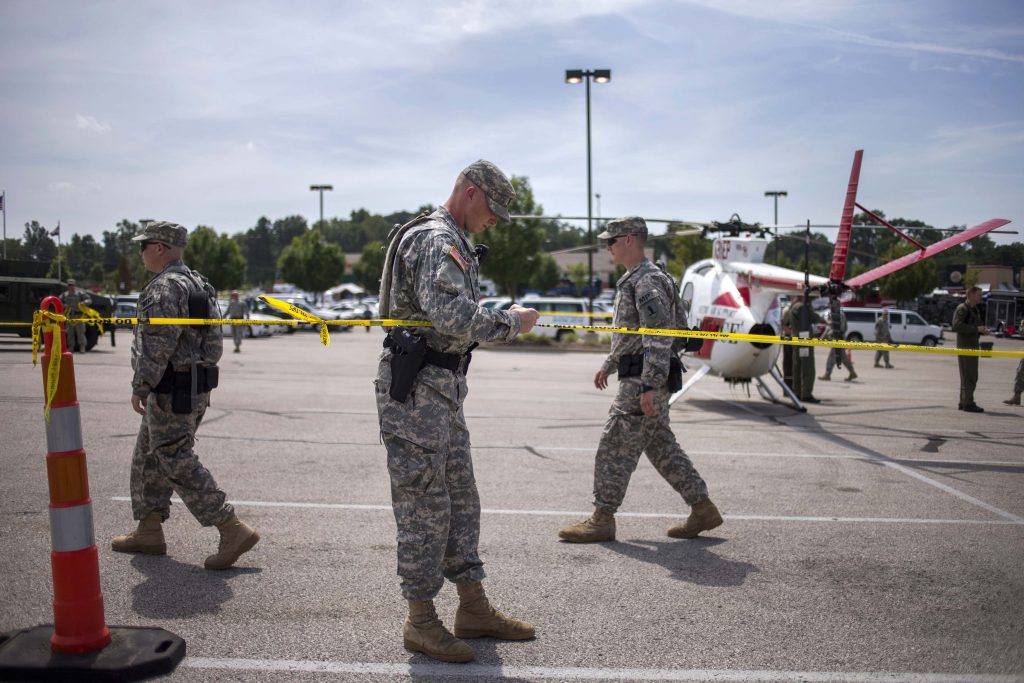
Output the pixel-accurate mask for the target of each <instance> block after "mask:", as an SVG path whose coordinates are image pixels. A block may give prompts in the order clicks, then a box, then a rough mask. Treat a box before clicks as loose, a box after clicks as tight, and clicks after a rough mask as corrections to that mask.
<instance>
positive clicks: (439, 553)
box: [375, 207, 519, 600]
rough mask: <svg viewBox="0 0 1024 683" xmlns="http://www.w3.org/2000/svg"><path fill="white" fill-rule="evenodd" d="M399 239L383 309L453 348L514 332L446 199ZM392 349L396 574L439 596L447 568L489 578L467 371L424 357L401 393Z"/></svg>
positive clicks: (382, 371)
mask: <svg viewBox="0 0 1024 683" xmlns="http://www.w3.org/2000/svg"><path fill="white" fill-rule="evenodd" d="M394 239H401V242H400V243H399V244H398V246H397V252H396V258H395V261H394V266H393V270H392V271H391V278H390V307H389V310H387V311H385V310H382V311H381V314H382V315H383V316H385V317H388V318H399V319H403V320H429V321H430V322H431V323H432V324H433V327H412V328H410V329H411V330H412V331H413V332H414V333H415V334H418V335H423V336H424V337H425V338H426V340H427V345H428V347H429V348H430V349H433V350H434V351H439V352H442V353H450V354H465V353H467V352H468V351H469V350H470V349H471V348H472V347H473V346H474V342H479V341H484V340H500V341H511V340H512V339H513V338H514V337H515V336H516V335H517V334H518V333H519V317H518V316H517V315H515V314H514V313H509V312H507V311H494V310H488V309H484V308H480V306H478V305H477V300H478V299H479V298H480V285H479V264H478V262H477V259H476V255H475V254H474V252H473V246H472V244H470V242H469V239H468V237H467V236H466V235H465V234H464V233H463V231H462V229H461V228H460V227H459V225H458V224H457V223H456V221H455V219H454V218H452V216H451V214H449V213H448V211H447V210H446V209H444V208H443V207H442V208H439V209H438V210H437V211H435V212H434V213H432V214H431V215H430V216H429V217H427V218H426V219H424V220H422V221H421V222H419V223H417V224H416V225H414V226H413V227H410V228H408V231H407V232H406V233H405V234H404V236H399V235H396V236H395V238H394ZM385 272H387V271H385ZM385 286H388V285H387V284H385ZM383 300H384V299H383V297H382V302H383ZM390 358H391V351H390V350H388V349H385V350H384V352H383V353H382V354H381V356H380V364H379V366H378V370H377V379H376V381H375V385H376V396H377V413H378V415H379V417H380V430H381V438H382V440H383V442H384V445H385V447H386V448H387V453H388V472H389V474H390V476H391V500H392V505H393V507H394V513H395V522H396V524H397V527H398V574H399V576H401V577H402V595H403V596H404V597H405V599H407V600H431V599H432V598H433V597H434V596H435V595H437V593H438V592H439V591H440V589H441V586H442V585H443V584H444V578H448V579H449V580H451V581H456V580H459V581H480V580H482V579H483V578H484V569H483V562H482V561H481V560H480V557H479V556H478V554H477V543H478V540H479V536H480V498H479V496H478V495H477V489H476V480H475V478H474V476H473V462H472V457H471V454H470V445H469V431H468V430H467V428H466V418H465V415H464V414H463V410H462V404H463V401H465V399H466V392H467V386H466V376H465V374H463V372H453V371H451V370H447V369H444V368H441V367H438V366H436V365H430V364H428V365H425V366H424V367H423V369H422V370H421V371H420V372H419V375H418V376H417V378H416V381H415V382H414V384H413V387H412V391H411V393H410V394H409V397H408V398H407V399H406V401H405V402H404V403H399V402H398V401H395V400H393V399H392V398H391V397H390V396H389V394H388V391H389V387H390V385H391V366H390Z"/></svg>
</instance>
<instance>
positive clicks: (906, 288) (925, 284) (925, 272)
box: [878, 242, 938, 306]
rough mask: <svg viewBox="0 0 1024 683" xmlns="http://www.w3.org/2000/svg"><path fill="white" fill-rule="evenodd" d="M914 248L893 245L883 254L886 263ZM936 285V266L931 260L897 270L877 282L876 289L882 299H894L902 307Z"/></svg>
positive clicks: (908, 245)
mask: <svg viewBox="0 0 1024 683" xmlns="http://www.w3.org/2000/svg"><path fill="white" fill-rule="evenodd" d="M914 250H915V247H913V246H912V245H910V244H909V243H903V242H901V243H899V244H894V245H893V246H891V247H889V249H888V250H887V251H886V252H885V254H884V258H885V260H886V261H892V260H893V259H897V258H899V257H901V256H904V255H906V254H909V253H910V252H912V251H914ZM936 284H938V266H936V265H935V262H934V261H932V260H931V259H925V260H924V261H919V262H918V263H915V264H914V265H912V266H908V267H906V268H903V269H902V270H898V271H896V272H895V273H893V274H892V275H886V276H885V277H884V278H882V279H881V280H879V281H878V289H879V292H880V293H881V294H882V296H883V297H887V298H890V299H896V301H897V304H898V305H900V306H902V305H903V304H904V303H906V302H908V301H914V300H915V299H917V297H918V296H920V295H921V294H927V293H929V292H931V291H932V290H933V289H935V285H936Z"/></svg>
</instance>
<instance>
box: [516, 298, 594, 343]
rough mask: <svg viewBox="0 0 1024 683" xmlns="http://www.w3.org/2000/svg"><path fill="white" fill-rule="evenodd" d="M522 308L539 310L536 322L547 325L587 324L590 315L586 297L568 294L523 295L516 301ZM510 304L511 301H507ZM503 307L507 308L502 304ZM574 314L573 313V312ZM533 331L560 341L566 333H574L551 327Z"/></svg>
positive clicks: (537, 328) (573, 332) (535, 328)
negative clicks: (581, 297)
mask: <svg viewBox="0 0 1024 683" xmlns="http://www.w3.org/2000/svg"><path fill="white" fill-rule="evenodd" d="M517 303H518V304H519V305H520V306H523V307H524V308H535V309H537V311H539V312H540V320H538V321H537V322H538V323H546V324H549V325H589V324H590V316H589V315H587V313H589V312H590V309H589V307H588V305H587V300H586V299H580V298H576V297H569V296H524V297H523V298H522V300H521V301H518V302H517ZM509 306H511V303H509ZM503 308H507V306H504V307H503ZM574 313H575V314H576V315H573V314H574ZM533 333H534V334H537V335H539V336H542V337H554V339H555V340H557V341H561V340H562V338H563V337H565V336H566V335H568V334H575V331H573V330H559V329H556V328H552V327H534V328H533Z"/></svg>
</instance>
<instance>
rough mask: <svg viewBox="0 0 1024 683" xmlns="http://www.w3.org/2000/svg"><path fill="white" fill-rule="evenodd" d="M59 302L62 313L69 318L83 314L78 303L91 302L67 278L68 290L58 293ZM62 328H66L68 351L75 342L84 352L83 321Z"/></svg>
mask: <svg viewBox="0 0 1024 683" xmlns="http://www.w3.org/2000/svg"><path fill="white" fill-rule="evenodd" d="M60 303H61V304H62V305H63V306H64V315H66V316H68V317H69V318H81V317H82V316H83V315H84V314H83V313H82V309H81V308H79V305H80V304H85V305H86V306H88V305H90V304H91V303H92V299H90V298H89V296H88V295H87V294H86V293H85V292H81V291H79V290H78V287H77V286H76V283H75V281H74V280H72V279H68V291H66V292H64V293H63V294H61V295H60ZM64 328H65V330H67V332H66V336H67V346H68V351H72V352H73V351H74V350H75V344H76V343H77V344H78V351H79V353H85V352H86V350H87V349H86V348H85V343H86V342H85V323H75V324H74V325H65V326H64Z"/></svg>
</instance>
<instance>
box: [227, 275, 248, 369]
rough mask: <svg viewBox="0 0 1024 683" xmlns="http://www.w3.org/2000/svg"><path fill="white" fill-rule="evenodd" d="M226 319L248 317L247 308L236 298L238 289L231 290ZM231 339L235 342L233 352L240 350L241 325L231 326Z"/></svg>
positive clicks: (243, 318)
mask: <svg viewBox="0 0 1024 683" xmlns="http://www.w3.org/2000/svg"><path fill="white" fill-rule="evenodd" d="M226 315H227V317H228V320H245V319H246V318H248V317H249V309H248V308H246V306H245V304H244V303H242V302H241V301H239V300H238V290H237V289H233V290H231V301H229V302H228V310H227V313H226ZM231 339H232V341H234V342H235V353H241V352H242V326H241V325H232V326H231Z"/></svg>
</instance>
